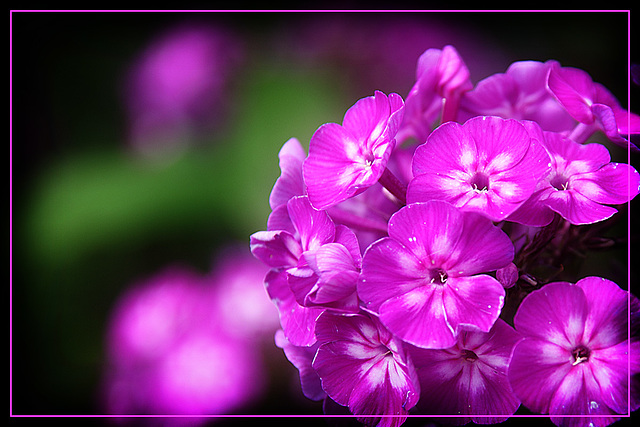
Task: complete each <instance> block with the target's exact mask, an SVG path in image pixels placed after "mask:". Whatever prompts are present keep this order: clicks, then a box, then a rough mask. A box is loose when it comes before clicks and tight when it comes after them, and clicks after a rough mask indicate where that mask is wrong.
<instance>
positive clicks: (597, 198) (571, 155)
mask: <svg viewBox="0 0 640 427" xmlns="http://www.w3.org/2000/svg"><path fill="white" fill-rule="evenodd" d="M527 126H528V128H529V130H530V133H531V134H534V133H536V132H537V136H536V139H538V140H540V141H541V142H542V145H543V146H544V148H545V149H546V151H547V153H548V155H549V158H550V162H549V166H550V168H551V170H550V172H549V174H548V175H546V176H545V177H544V178H543V179H541V180H540V181H539V182H538V186H537V188H536V191H535V192H534V194H533V195H532V196H531V198H530V199H529V200H527V202H526V203H524V204H523V206H522V207H521V208H519V209H518V210H517V211H516V212H514V213H513V215H511V216H510V217H509V218H508V220H510V221H514V222H518V223H521V224H526V225H531V226H544V225H547V224H549V223H550V222H551V220H552V219H553V212H557V213H558V214H560V216H562V217H563V218H564V219H566V220H567V221H569V222H570V223H571V224H574V225H583V224H592V223H595V222H598V221H603V220H605V219H607V218H609V217H611V216H613V215H614V214H615V213H616V212H617V210H616V209H615V208H613V207H611V206H607V205H619V204H622V203H626V202H628V201H630V200H631V199H633V198H634V197H635V196H636V195H637V194H638V191H639V188H640V176H639V175H638V171H637V170H635V169H634V168H633V167H632V166H630V165H628V164H625V163H615V162H611V157H610V155H609V150H607V148H606V147H605V146H604V145H601V144H597V143H590V144H578V143H577V142H575V141H573V140H571V139H569V138H568V137H565V136H563V135H561V134H559V133H555V132H543V131H542V130H541V129H540V128H539V127H538V126H537V125H535V123H532V122H530V123H527Z"/></svg>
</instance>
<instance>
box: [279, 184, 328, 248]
mask: <svg viewBox="0 0 640 427" xmlns="http://www.w3.org/2000/svg"><path fill="white" fill-rule="evenodd" d="M287 210H288V211H289V216H290V217H291V222H292V223H293V225H294V227H295V228H296V230H297V231H298V233H299V235H300V243H301V246H302V249H303V250H304V251H308V250H313V249H317V248H318V247H319V246H320V245H323V244H325V243H330V242H332V241H333V239H334V237H335V225H334V223H333V221H332V220H331V218H330V217H329V215H328V214H327V213H326V212H324V211H320V210H317V209H315V208H314V207H313V206H311V203H309V199H308V197H307V196H299V197H294V198H292V199H291V200H289V202H288V203H287Z"/></svg>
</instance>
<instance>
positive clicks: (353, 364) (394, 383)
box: [313, 312, 420, 427]
mask: <svg viewBox="0 0 640 427" xmlns="http://www.w3.org/2000/svg"><path fill="white" fill-rule="evenodd" d="M316 335H317V337H318V343H319V347H318V352H317V353H316V356H315V358H314V360H313V368H314V369H315V370H316V372H317V373H318V375H319V377H320V379H321V382H322V388H323V389H324V391H325V392H326V393H327V395H328V396H329V397H331V399H333V400H334V401H335V402H336V403H338V404H340V405H343V406H348V407H349V410H350V411H351V412H352V413H353V414H355V415H394V416H392V417H360V418H358V420H359V421H361V422H363V423H365V424H367V425H369V426H380V427H387V426H388V427H391V426H394V427H395V426H399V425H401V424H402V423H403V422H404V421H405V419H406V415H407V413H408V411H409V410H410V409H411V408H412V407H413V406H414V405H415V404H416V402H417V401H418V398H419V396H420V386H419V384H418V381H417V377H416V373H415V369H414V367H413V364H412V362H411V359H410V358H409V357H408V355H407V353H406V351H405V349H404V347H403V344H402V342H401V341H400V340H398V339H397V338H395V337H394V336H393V335H392V334H391V333H390V332H389V331H388V330H386V329H385V327H384V326H383V325H382V324H381V323H380V322H379V321H378V320H377V319H376V318H375V317H373V316H370V315H367V314H357V315H350V316H345V315H338V314H333V313H329V312H325V313H323V314H322V315H321V316H320V318H319V319H318V324H317V326H316Z"/></svg>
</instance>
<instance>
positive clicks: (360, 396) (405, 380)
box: [349, 357, 420, 427]
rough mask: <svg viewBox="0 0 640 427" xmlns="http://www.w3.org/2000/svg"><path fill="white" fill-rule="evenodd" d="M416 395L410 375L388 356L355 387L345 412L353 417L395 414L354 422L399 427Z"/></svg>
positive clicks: (412, 404) (416, 389) (417, 392)
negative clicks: (347, 410)
mask: <svg viewBox="0 0 640 427" xmlns="http://www.w3.org/2000/svg"><path fill="white" fill-rule="evenodd" d="M419 395H420V391H419V389H418V388H417V387H416V386H415V385H414V384H413V382H412V378H411V377H410V375H409V374H408V373H407V372H406V371H405V370H403V369H401V368H400V367H399V366H398V364H397V363H396V361H395V360H394V359H393V358H392V357H385V358H383V359H381V360H380V361H379V362H377V364H376V365H374V366H372V367H371V369H369V370H368V371H367V373H366V374H365V375H364V376H363V377H362V378H361V380H360V381H359V382H358V383H357V384H356V387H355V388H354V389H353V391H352V392H351V396H350V397H349V409H350V410H351V412H353V413H354V414H357V415H381V414H382V415H396V416H395V417H380V418H375V417H374V418H370V417H359V418H358V420H359V421H360V422H362V423H365V424H367V425H376V426H379V427H399V426H400V425H402V423H404V421H405V419H406V415H407V413H408V410H409V409H411V408H412V407H413V406H414V405H415V404H416V402H417V400H418V396H419Z"/></svg>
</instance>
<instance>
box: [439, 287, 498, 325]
mask: <svg viewBox="0 0 640 427" xmlns="http://www.w3.org/2000/svg"><path fill="white" fill-rule="evenodd" d="M444 288H445V289H444V292H443V297H442V302H443V304H444V311H445V316H446V319H447V322H448V323H449V325H450V326H451V327H452V328H453V329H454V330H455V331H456V335H457V333H458V332H459V330H460V328H464V327H467V328H468V327H471V328H473V329H479V330H480V331H483V332H488V331H489V329H491V327H492V326H493V324H494V323H495V321H496V319H497V318H498V316H499V315H500V311H501V310H502V306H503V305H504V295H505V290H504V288H503V287H502V285H501V284H500V282H498V281H497V280H496V279H494V278H493V277H491V276H488V275H478V276H471V277H450V278H449V279H448V280H447V283H446V285H445V286H444Z"/></svg>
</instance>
